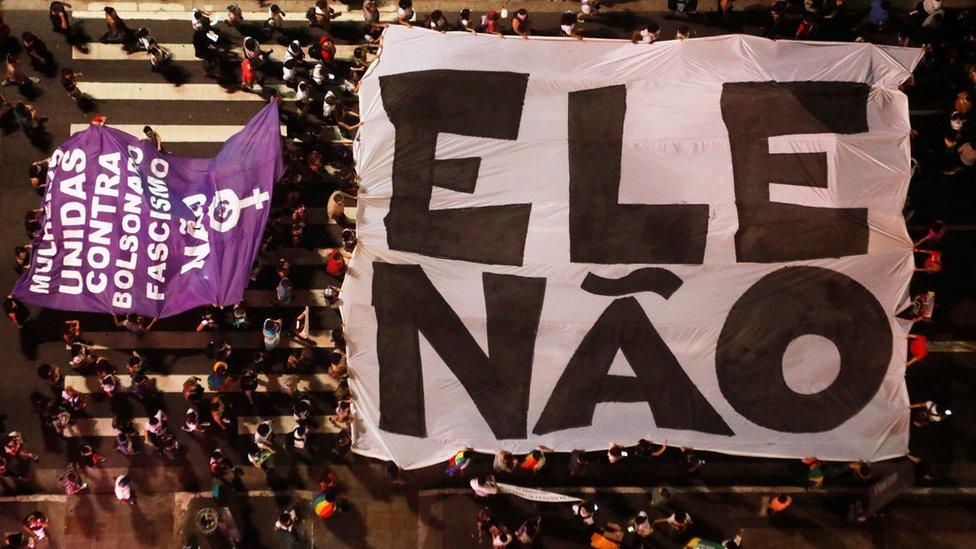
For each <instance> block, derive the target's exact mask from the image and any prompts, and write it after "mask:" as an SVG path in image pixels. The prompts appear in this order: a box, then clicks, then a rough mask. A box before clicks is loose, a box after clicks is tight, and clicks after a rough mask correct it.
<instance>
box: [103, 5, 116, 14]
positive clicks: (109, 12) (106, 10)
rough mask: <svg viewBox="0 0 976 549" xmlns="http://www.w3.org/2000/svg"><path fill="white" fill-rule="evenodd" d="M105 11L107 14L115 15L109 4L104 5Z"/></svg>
mask: <svg viewBox="0 0 976 549" xmlns="http://www.w3.org/2000/svg"><path fill="white" fill-rule="evenodd" d="M105 13H106V14H108V15H115V8H113V7H111V6H105Z"/></svg>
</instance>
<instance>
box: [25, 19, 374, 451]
mask: <svg viewBox="0 0 976 549" xmlns="http://www.w3.org/2000/svg"><path fill="white" fill-rule="evenodd" d="M112 5H113V6H114V7H115V8H116V10H118V12H119V14H120V16H121V17H122V18H123V19H130V20H132V21H138V20H142V19H147V20H160V21H163V20H182V21H185V22H186V31H187V32H186V37H187V38H185V40H188V37H189V35H190V7H189V6H182V5H175V4H172V5H171V4H151V3H142V2H139V3H113V4H112ZM103 7H104V6H103V5H100V4H97V3H90V4H88V6H87V8H86V10H85V11H77V12H74V13H73V17H74V18H76V19H99V20H101V19H103V18H104V12H103V11H102V8H103ZM203 7H204V8H207V6H203ZM222 8H223V6H221V9H218V10H216V11H215V12H214V17H213V19H214V21H217V19H218V18H220V17H222V15H223V9H222ZM340 11H344V10H341V9H340ZM384 17H385V18H392V16H390V15H389V14H387V15H385V16H384ZM263 18H264V14H253V13H247V14H245V19H246V20H247V21H248V22H249V23H252V24H253V23H256V22H257V23H259V22H260V21H261V20H262V19H263ZM288 19H289V20H295V21H301V20H304V12H302V13H299V12H298V11H297V10H296V11H295V12H294V13H289V14H288ZM338 20H354V21H361V20H362V14H361V12H358V11H357V12H353V13H344V14H343V15H342V16H340V17H339V18H338ZM92 24H94V23H92ZM174 24H175V23H170V25H171V26H172V25H174ZM131 26H133V28H134V27H135V26H136V25H131ZM291 26H292V27H298V26H300V25H291ZM218 28H219V29H220V30H221V31H223V30H224V25H222V24H221V25H219V27H218ZM163 34H165V33H163ZM179 40H180V39H179V38H177V39H176V41H174V42H171V43H164V47H166V48H167V49H169V50H170V52H172V53H173V55H174V60H175V61H180V62H182V61H186V62H196V61H198V60H197V58H196V57H195V56H194V51H193V45H192V44H190V43H185V42H179ZM356 47H357V46H353V45H338V46H337V52H336V57H337V58H338V59H340V60H343V59H351V58H352V56H353V51H354V50H355V48H356ZM261 48H262V49H263V50H265V51H270V55H271V58H272V59H274V60H281V59H282V58H283V57H284V49H285V48H284V47H283V46H281V45H278V44H262V45H261ZM228 50H229V51H230V52H232V53H237V54H238V55H240V54H241V51H240V47H239V46H238V45H235V46H232V47H229V48H228ZM72 59H73V60H74V61H77V62H79V63H78V64H77V65H76V67H78V66H80V69H79V70H80V71H81V72H83V73H88V74H87V75H88V76H89V77H90V79H82V81H81V82H79V88H80V90H81V91H82V92H83V93H85V94H87V95H89V96H91V97H92V98H93V99H94V100H95V101H98V102H99V103H100V104H101V105H105V106H106V108H104V110H102V109H101V108H100V111H99V112H104V113H105V114H107V115H108V117H109V120H108V125H109V126H110V127H112V128H115V129H118V130H121V131H123V132H126V133H128V134H131V135H133V136H136V137H138V138H143V137H144V136H143V128H144V126H146V125H149V126H152V128H153V129H154V130H156V131H157V132H158V133H159V134H160V136H161V137H162V139H163V143H164V146H166V145H169V144H180V143H187V144H197V143H198V144H220V143H223V142H225V141H226V140H227V139H229V138H230V137H232V136H233V135H234V134H236V133H237V132H239V131H240V130H241V129H242V128H243V127H244V125H243V122H245V121H244V120H242V118H243V116H236V117H231V118H227V119H226V121H227V122H239V123H237V124H230V123H221V124H204V123H202V122H205V121H206V120H199V121H198V120H187V122H194V123H187V124H181V123H179V122H181V121H182V120H181V119H180V118H176V119H175V120H174V118H173V117H172V116H169V114H170V113H175V112H179V109H180V107H181V106H189V105H192V106H196V104H198V103H199V104H207V105H215V104H218V105H219V106H217V107H216V108H217V109H221V110H227V111H228V112H230V111H231V110H233V109H235V108H236V109H239V110H242V111H243V110H247V109H251V108H253V107H248V106H247V105H239V106H238V107H234V105H233V104H234V103H237V102H247V103H255V104H256V103H261V102H264V101H266V99H265V97H263V96H262V95H261V94H258V93H250V92H245V91H238V90H229V89H228V88H227V87H226V85H220V84H217V83H215V82H214V81H211V80H203V79H202V78H201V79H197V78H193V79H192V80H190V81H187V82H186V83H184V84H182V85H174V84H173V83H170V82H166V81H164V80H163V79H162V78H160V79H159V80H158V81H149V82H127V81H125V80H128V79H127V78H125V76H124V75H125V74H126V73H127V72H128V71H131V70H136V71H139V70H142V69H139V68H138V67H139V66H138V65H137V63H136V62H142V63H145V64H147V65H148V63H149V61H148V56H147V54H146V52H141V51H140V52H127V51H126V50H124V49H123V48H122V47H121V46H119V45H115V44H101V43H97V42H92V43H91V44H89V49H88V51H87V52H84V53H83V52H81V51H79V50H77V49H75V50H74V51H73V52H72ZM99 63H103V64H105V63H110V64H111V65H110V66H111V67H113V69H114V70H111V71H105V70H104V69H103V67H102V66H100V65H98V64H99ZM86 66H89V67H94V69H91V70H85V68H84V67H86ZM185 68H186V70H192V71H198V70H199V67H192V66H190V65H189V64H187V65H186V66H185ZM145 70H146V71H148V67H146V68H145ZM96 74H97V75H101V76H99V77H97V78H96V77H93V76H92V75H96ZM116 75H118V76H116ZM147 80H151V79H147ZM271 81H272V82H279V80H277V79H274V78H272V79H271ZM258 89H259V90H260V91H261V92H262V93H263V92H266V91H270V90H274V91H276V92H277V93H278V94H280V95H281V96H282V97H283V98H284V99H285V100H286V101H293V100H294V92H293V90H291V89H290V88H288V87H286V86H284V85H282V84H274V85H268V86H267V87H266V88H265V89H260V88H258ZM263 95H267V94H266V93H263ZM112 101H140V102H145V101H162V102H168V103H166V104H165V107H164V108H165V110H166V111H168V112H167V113H166V115H167V116H165V117H163V115H162V113H161V111H160V110H159V109H156V108H155V107H154V108H153V109H152V110H149V109H146V113H145V119H144V120H140V119H132V118H130V119H128V120H124V122H126V123H124V124H115V123H114V122H113V111H112V108H111V102H112ZM217 102H219V103H217ZM220 103H223V104H220ZM256 106H260V105H256ZM287 108H290V106H289V107H287ZM74 121H75V122H76V123H74V124H71V125H70V131H71V133H76V132H79V131H83V130H85V129H86V128H88V127H89V124H88V123H87V121H86V120H85V118H75V119H74ZM157 121H158V122H157ZM174 121H175V122H176V123H173V122H174ZM163 122H166V123H163ZM332 131H333V132H334V134H335V138H334V139H333V141H334V142H337V143H351V141H350V140H348V139H346V138H345V136H344V135H343V134H341V133H340V132H339V130H338V128H336V127H334V126H333V127H332ZM281 133H282V135H285V134H286V128H285V126H284V125H282V126H281ZM177 150H180V149H177ZM330 173H331V172H330ZM313 190H314V189H313ZM327 200H328V197H327V196H326V197H322V198H316V199H314V200H310V201H309V202H308V206H309V208H308V210H307V217H306V222H307V223H308V224H309V226H310V228H309V229H308V230H307V233H308V234H307V236H309V235H311V232H312V231H313V230H314V232H316V234H315V235H314V237H315V242H318V243H319V245H321V246H326V245H330V244H329V243H330V242H335V244H338V242H337V238H338V236H337V235H338V232H339V231H338V228H337V227H336V226H335V224H334V223H331V222H330V221H329V219H328V215H327V210H326V207H325V206H326V204H327V203H328V201H327ZM345 206H346V207H345V214H346V217H347V218H349V219H350V220H352V221H353V222H355V220H356V217H357V213H358V212H357V207H356V200H355V198H352V197H350V198H347V200H346V203H345ZM275 213H277V214H279V215H280V214H281V213H284V212H277V211H276V212H275ZM313 228H314V229H313ZM323 229H324V230H326V231H327V232H328V235H326V236H327V238H326V239H325V240H324V241H322V240H318V238H319V237H320V236H322V235H321V231H322V230H323ZM332 250H333V248H324V247H323V248H313V249H304V248H296V249H291V248H287V249H275V250H274V251H273V252H269V253H268V254H264V255H265V256H266V258H265V257H263V258H262V262H263V263H265V264H268V265H270V264H274V262H275V261H276V260H277V258H279V257H291V258H293V261H292V263H293V265H296V266H306V267H310V269H306V271H303V272H307V271H308V270H311V271H313V273H314V274H313V277H312V280H313V282H311V283H306V286H305V287H301V286H299V287H297V288H295V292H294V295H293V297H292V299H291V301H290V302H289V303H287V304H285V305H283V304H281V303H279V302H278V301H277V295H276V292H275V290H274V289H273V288H274V285H273V283H270V284H269V283H264V284H262V285H260V286H259V285H252V287H251V288H249V289H248V290H246V292H245V295H244V300H245V303H246V305H247V307H248V308H249V309H251V310H254V309H258V308H261V309H274V310H275V311H273V312H270V313H267V314H269V315H270V316H273V317H277V316H279V312H280V316H281V317H284V318H286V322H291V320H290V319H291V318H292V317H293V316H294V315H295V313H296V309H297V308H300V307H305V306H307V307H310V308H312V309H313V314H311V315H310V318H309V321H310V327H311V330H310V332H309V336H310V340H311V341H312V342H313V343H314V347H312V348H314V349H315V357H316V361H317V362H318V363H319V364H320V365H322V364H323V363H324V364H325V365H327V364H328V358H327V357H328V353H329V352H330V350H331V348H332V346H333V342H332V337H331V335H332V328H334V327H335V326H336V323H337V322H339V320H340V319H339V315H338V312H337V311H334V310H329V307H330V306H329V304H328V303H326V301H325V295H324V290H325V288H324V286H325V284H326V282H325V281H323V280H322V279H321V277H319V276H318V274H320V273H319V271H324V268H325V263H326V260H325V258H326V255H327V254H328V253H329V252H330V251H332ZM263 275H270V273H267V272H265V273H263ZM296 278H298V277H294V276H293V280H296ZM298 279H300V280H304V278H298ZM262 280H263V279H262ZM326 280H329V279H328V277H326ZM335 283H336V284H338V282H335ZM250 316H251V318H250V321H251V324H250V326H249V329H248V330H247V331H237V330H228V331H221V332H195V331H192V330H193V329H194V326H191V325H187V326H182V330H181V331H177V330H174V329H173V328H169V327H166V329H163V328H164V327H165V323H163V324H160V325H157V326H156V327H155V329H153V330H151V331H150V332H148V333H146V334H143V335H141V336H137V335H135V334H132V333H129V332H127V331H124V330H112V331H101V332H100V331H89V329H90V328H89V329H86V330H85V332H84V334H83V338H84V339H86V340H90V341H92V343H93V346H92V348H93V350H94V351H95V352H96V353H97V354H99V355H102V356H105V357H106V358H108V359H110V360H112V361H113V363H114V364H124V361H125V360H126V358H124V357H125V355H127V354H128V351H129V350H139V351H140V352H143V353H144V354H145V356H146V357H147V362H148V363H149V370H148V372H147V375H148V377H149V378H150V379H151V380H152V383H153V385H154V387H155V388H156V389H157V390H158V391H160V392H161V393H163V395H164V396H163V399H164V400H165V401H166V402H168V403H170V404H172V402H171V400H172V399H175V400H179V399H180V396H179V395H180V393H181V392H182V390H183V383H184V382H185V381H186V380H187V379H189V378H190V377H198V378H200V380H201V384H202V385H203V386H204V387H205V388H206V385H207V383H206V376H207V373H208V372H206V370H207V369H208V367H209V364H210V363H211V361H210V360H209V359H205V358H204V356H203V354H204V350H205V348H206V347H207V344H208V343H209V342H211V341H213V340H218V339H222V340H225V341H226V342H227V343H229V344H230V345H231V347H232V348H233V349H234V357H235V361H233V362H232V364H231V366H232V371H233V372H234V373H235V374H240V367H241V366H242V364H241V363H240V362H239V361H236V360H237V359H238V358H239V357H241V356H245V355H248V356H249V355H250V354H251V353H253V351H252V350H257V349H264V338H263V336H262V333H261V330H260V327H261V323H262V321H263V320H264V316H258V315H257V312H252V313H251V315H250ZM290 328H291V326H290V325H288V324H286V325H285V326H284V330H283V332H285V333H283V334H282V336H281V340H280V343H279V345H278V349H281V350H279V351H276V352H273V353H271V355H270V356H271V359H270V360H271V362H269V364H277V361H278V360H283V359H284V356H285V355H286V354H287V352H289V351H291V350H294V349H301V348H305V347H310V344H309V343H306V342H303V341H299V340H297V339H295V338H293V337H291V336H289V335H287V331H288V329H290ZM102 329H109V328H102ZM44 345H45V346H46V347H48V346H50V347H52V348H53V347H55V346H57V347H62V348H63V345H62V344H61V342H60V341H58V342H50V343H45V344H44ZM240 351H243V354H242V353H241V352H240ZM59 352H60V351H59ZM158 357H166V358H165V359H160V358H158ZM155 360H164V361H165V364H166V365H167V368H168V369H169V372H172V373H162V372H161V371H159V370H156V369H155V367H154V361H155ZM66 370H68V369H67V368H66ZM121 370H122V371H123V372H124V371H125V370H124V368H121ZM196 371H203V372H204V373H202V374H191V373H188V372H196ZM318 372H321V370H318ZM66 373H67V372H66ZM118 378H119V390H118V393H117V394H116V396H114V397H113V401H117V399H129V398H132V396H131V395H130V393H129V392H128V390H129V387H130V386H131V378H130V376H128V375H124V374H118ZM292 382H294V383H295V384H294V387H293V386H292ZM338 383H339V382H338V380H336V379H334V378H332V377H331V376H329V375H328V374H325V373H311V374H297V375H288V374H282V373H270V374H259V375H258V385H257V389H256V392H258V393H261V395H260V396H258V397H257V398H256V399H255V406H256V409H255V410H250V411H248V412H247V413H248V414H250V416H248V417H238V418H237V420H236V422H235V424H234V427H235V428H236V429H237V434H238V435H240V436H251V435H252V434H253V433H254V432H255V430H256V428H257V425H258V424H259V423H260V422H261V421H265V420H268V421H271V423H272V426H273V428H274V430H275V432H276V433H288V432H290V431H291V430H293V429H294V428H295V426H296V424H295V421H294V418H293V417H292V416H290V415H281V414H282V413H284V412H287V402H288V399H287V398H277V397H279V396H280V397H285V395H292V394H297V393H308V394H313V395H316V396H315V397H314V398H313V400H315V401H316V402H317V404H316V408H317V410H316V411H314V412H313V414H316V415H315V416H314V417H313V426H312V433H320V434H321V433H336V432H338V431H339V429H340V426H339V425H337V424H336V423H335V422H334V417H335V416H332V415H328V414H332V413H334V412H333V410H332V409H331V406H334V404H332V405H329V404H328V402H332V397H331V396H330V393H332V392H333V391H334V390H335V388H336V386H337V385H338ZM65 385H66V386H70V387H73V388H74V389H75V390H77V391H78V392H80V393H82V394H84V395H90V396H89V398H90V399H91V400H90V401H91V403H92V405H91V406H89V407H88V408H87V410H88V412H89V413H90V414H91V415H92V416H106V415H108V414H110V413H113V412H110V411H109V408H110V407H108V406H105V405H104V404H105V403H103V402H101V396H100V395H101V394H102V389H101V384H100V381H99V379H98V376H96V375H93V374H88V375H79V374H77V373H71V375H66V376H65ZM293 391H295V392H297V393H295V392H293ZM206 393H207V398H208V399H209V397H210V396H212V395H213V394H214V393H213V392H212V391H209V390H207V391H206ZM275 393H282V394H281V395H277V394H275ZM227 394H228V396H229V397H230V398H231V399H243V395H241V394H240V389H239V387H238V385H237V383H233V384H232V387H231V389H230V390H229V391H228V393H227ZM323 400H324V402H325V403H323V402H321V401H323ZM283 404H284V407H283V406H282V405H283ZM188 405H189V404H187V406H188ZM135 406H136V407H137V410H138V411H136V412H134V416H135V418H134V419H133V420H132V421H133V425H134V427H135V428H136V429H137V430H138V431H139V432H140V433H142V432H144V431H145V424H146V421H147V418H146V417H144V416H145V415H146V414H147V413H152V412H153V410H152V409H148V408H146V409H144V408H143V406H142V405H141V404H136V405H135ZM113 408H114V406H113ZM170 408H171V406H170ZM167 411H168V412H169V414H170V416H171V417H170V420H169V423H170V429H171V430H172V431H173V432H175V433H177V435H178V437H179V438H180V439H181V440H183V441H184V442H185V443H186V442H188V440H187V439H188V437H189V436H190V435H187V434H186V433H183V432H182V431H180V430H179V427H180V425H182V412H183V411H185V408H182V409H181V408H180V407H179V406H177V407H176V408H175V409H169V408H167ZM201 411H202V413H203V415H204V416H208V415H209V412H207V410H206V406H202V409H201ZM201 419H202V420H207V421H209V417H203V418H201ZM208 431H209V432H211V433H216V432H219V431H220V430H219V428H218V427H217V426H215V425H212V426H210V427H208ZM64 434H65V436H67V437H86V438H92V437H106V438H107V437H114V436H115V435H116V431H115V429H113V428H112V418H111V417H78V418H76V421H75V423H74V424H72V425H71V426H70V427H69V428H68V429H67V430H66V431H65V433H64ZM102 448H104V446H103V447H102Z"/></svg>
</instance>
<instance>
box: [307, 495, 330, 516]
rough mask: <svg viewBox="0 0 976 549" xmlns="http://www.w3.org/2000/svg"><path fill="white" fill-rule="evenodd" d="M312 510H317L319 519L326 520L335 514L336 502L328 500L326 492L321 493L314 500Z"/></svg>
mask: <svg viewBox="0 0 976 549" xmlns="http://www.w3.org/2000/svg"><path fill="white" fill-rule="evenodd" d="M312 509H314V510H315V514H316V515H318V517H319V518H323V519H326V518H329V517H331V516H332V513H335V502H334V501H329V500H328V499H326V497H325V492H319V493H318V494H315V497H314V498H312Z"/></svg>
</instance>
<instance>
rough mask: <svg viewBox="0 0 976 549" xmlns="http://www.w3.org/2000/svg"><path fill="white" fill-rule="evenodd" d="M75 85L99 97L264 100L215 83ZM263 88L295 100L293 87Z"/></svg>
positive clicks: (120, 98) (161, 99)
mask: <svg viewBox="0 0 976 549" xmlns="http://www.w3.org/2000/svg"><path fill="white" fill-rule="evenodd" d="M78 89H80V90H81V92H82V93H86V94H88V95H90V96H92V97H94V98H95V99H96V100H100V101H107V100H123V101H261V102H264V101H265V98H264V97H261V96H260V95H259V94H257V93H248V92H245V91H239V90H235V91H231V90H228V89H227V88H225V87H223V86H221V85H219V84H183V85H181V86H174V85H173V84H170V83H168V82H158V83H157V82H79V83H78ZM264 89H265V90H274V91H276V92H278V94H279V95H280V96H281V97H282V99H283V100H285V101H294V100H295V92H294V90H292V89H291V88H289V87H288V86H285V85H283V84H282V85H273V84H269V85H267V86H265V87H264Z"/></svg>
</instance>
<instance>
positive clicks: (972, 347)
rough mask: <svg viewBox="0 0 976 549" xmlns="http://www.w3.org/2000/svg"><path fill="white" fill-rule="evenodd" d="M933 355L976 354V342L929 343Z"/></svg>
mask: <svg viewBox="0 0 976 549" xmlns="http://www.w3.org/2000/svg"><path fill="white" fill-rule="evenodd" d="M928 347H929V352H932V353H976V341H929V345H928Z"/></svg>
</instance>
